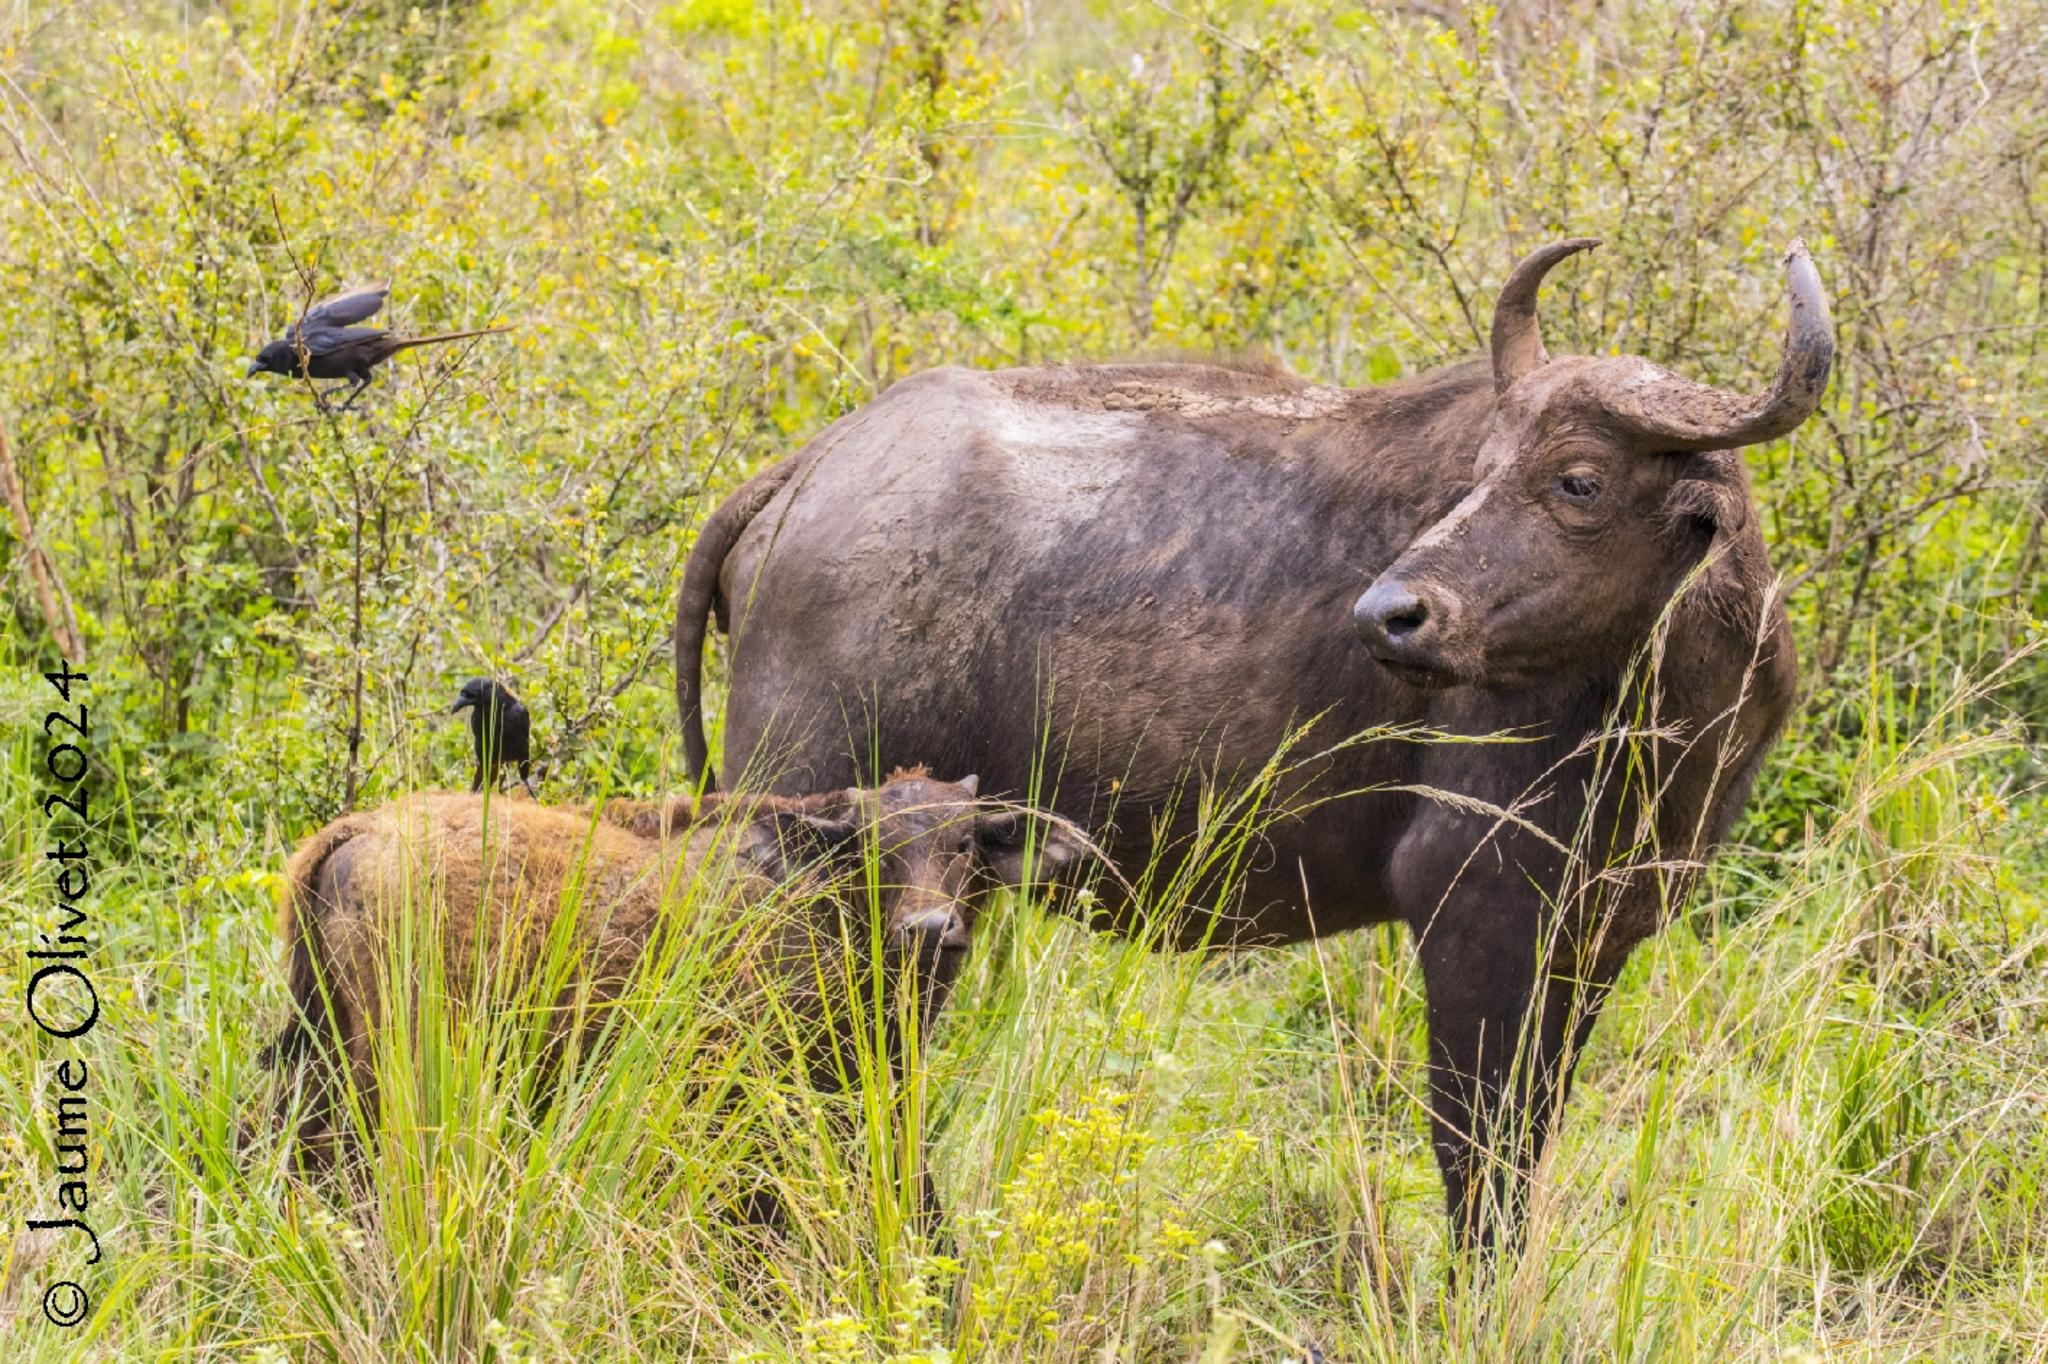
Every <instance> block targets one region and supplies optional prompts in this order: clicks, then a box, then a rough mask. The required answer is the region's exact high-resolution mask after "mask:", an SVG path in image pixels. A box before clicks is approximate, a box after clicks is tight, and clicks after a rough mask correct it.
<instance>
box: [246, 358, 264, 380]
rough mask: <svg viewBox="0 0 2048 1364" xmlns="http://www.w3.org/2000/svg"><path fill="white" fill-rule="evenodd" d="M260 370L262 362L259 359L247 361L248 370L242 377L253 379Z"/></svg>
mask: <svg viewBox="0 0 2048 1364" xmlns="http://www.w3.org/2000/svg"><path fill="white" fill-rule="evenodd" d="M262 372H263V362H262V361H261V360H251V361H250V362H249V372H248V373H247V374H244V375H243V376H242V377H243V378H244V379H253V378H255V377H256V376H257V375H259V374H261V373H262Z"/></svg>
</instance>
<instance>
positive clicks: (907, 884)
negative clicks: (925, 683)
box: [754, 768, 1086, 986]
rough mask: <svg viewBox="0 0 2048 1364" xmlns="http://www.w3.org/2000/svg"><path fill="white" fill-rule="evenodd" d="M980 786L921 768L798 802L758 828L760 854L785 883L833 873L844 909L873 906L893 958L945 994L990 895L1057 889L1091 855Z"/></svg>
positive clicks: (1055, 825) (1057, 827) (1051, 824)
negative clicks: (1033, 887)
mask: <svg viewBox="0 0 2048 1364" xmlns="http://www.w3.org/2000/svg"><path fill="white" fill-rule="evenodd" d="M978 786H979V782H978V780H977V779H976V778H975V777H972V776H969V777H963V778H961V779H960V780H959V781H957V782H949V781H939V780H937V779H936V778H934V777H932V776H931V775H930V774H928V773H927V772H925V771H924V770H923V769H921V768H919V769H916V770H912V771H908V772H904V771H899V772H895V773H892V774H891V776H890V778H889V780H888V781H886V782H884V783H883V784H882V785H881V786H878V787H873V788H862V787H852V788H849V789H847V790H844V791H835V792H832V793H830V794H829V795H825V796H813V797H808V798H804V799H800V800H797V801H794V802H790V803H789V804H788V805H787V806H785V807H783V808H778V809H772V810H771V811H769V813H768V816H767V818H766V820H764V821H763V822H761V823H760V824H759V825H758V826H757V827H759V828H760V829H761V832H762V836H761V838H760V839H759V841H758V842H757V844H756V846H755V849H754V855H755V856H756V858H757V860H761V861H763V862H765V863H766V864H768V865H769V866H771V867H772V868H773V869H774V870H776V871H777V872H778V873H781V874H791V873H796V872H800V871H809V872H811V873H813V874H815V873H816V872H817V871H819V870H822V871H824V872H825V873H826V874H827V875H828V876H829V877H830V878H831V879H832V880H833V881H834V882H835V884H836V885H837V887H838V888H839V890H840V892H841V898H842V899H843V900H844V901H845V902H846V903H848V904H850V905H852V906H854V907H856V908H858V907H859V906H862V905H872V906H873V907H874V909H875V911H876V913H877V914H878V916H879V919H880V923H879V929H880V937H881V942H882V945H883V949H884V951H885V952H887V953H888V954H890V955H892V956H895V957H897V958H899V959H902V960H904V961H906V962H909V963H913V964H915V965H916V966H917V967H918V969H919V971H920V974H923V975H925V976H927V977H928V978H932V979H935V980H936V981H937V982H938V983H939V984H940V985H941V986H944V985H946V984H949V983H950V982H951V980H952V978H953V976H954V975H955V974H956V973H957V972H958V970H959V966H960V962H961V961H962V960H963V959H964V958H965V955H966V951H967V947H968V944H969V941H970V939H971V935H972V933H973V929H974V919H975V915H976V913H977V911H978V910H979V908H980V904H981V901H982V900H984V899H985V898H987V895H988V893H989V892H990V891H992V890H994V889H996V888H998V887H1000V886H1005V885H1007V886H1022V885H1024V884H1027V880H1028V882H1029V883H1031V884H1038V883H1043V882H1047V881H1050V880H1051V879H1052V878H1053V877H1054V876H1055V875H1056V874H1057V873H1058V872H1059V870H1060V869H1061V868H1063V867H1065V866H1067V865H1069V864H1071V863H1072V862H1074V861H1075V860H1077V859H1078V858H1079V857H1081V856H1082V854H1083V852H1084V850H1085V848H1086V844H1085V843H1084V842H1083V840H1082V839H1081V838H1080V837H1079V836H1078V835H1076V834H1074V833H1073V832H1071V831H1070V830H1069V829H1067V828H1066V826H1064V825H1063V824H1061V823H1060V822H1058V821H1055V820H1051V819H1047V818H1044V817H1042V816H1038V815H1033V814H1029V813H1026V812H1020V811H1016V810H1012V809H1008V808H1001V807H997V806H995V805H993V804H992V803H990V802H986V801H983V800H981V799H980V797H979V794H978Z"/></svg>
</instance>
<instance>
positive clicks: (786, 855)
mask: <svg viewBox="0 0 2048 1364" xmlns="http://www.w3.org/2000/svg"><path fill="white" fill-rule="evenodd" d="M757 834H758V836H757V837H754V838H751V839H749V840H747V846H746V853H747V856H749V857H750V858H752V859H753V860H754V861H755V862H756V863H758V864H760V865H761V866H762V867H763V868H765V869H766V870H767V871H769V872H770V873H772V874H773V875H775V876H778V877H784V878H787V877H791V876H794V875H796V874H797V873H798V872H800V871H803V870H806V869H817V870H824V871H828V872H830V871H838V870H842V869H844V868H846V867H848V866H852V865H854V864H856V863H858V862H859V861H860V859H861V856H862V849H861V839H860V825H858V824H856V823H854V822H853V821H852V820H850V819H839V818H835V817H833V816H831V815H813V814H805V813H803V812H802V811H798V810H775V811H772V812H770V813H769V814H768V816H767V817H766V818H764V819H763V820H761V821H760V823H759V825H758V827H757Z"/></svg>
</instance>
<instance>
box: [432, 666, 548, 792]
mask: <svg viewBox="0 0 2048 1364" xmlns="http://www.w3.org/2000/svg"><path fill="white" fill-rule="evenodd" d="M465 710H467V711H468V712H469V732H470V734H471V736H472V737H474V738H475V740H476V776H475V778H474V779H472V780H471V782H470V784H469V789H470V790H472V791H481V790H483V789H484V782H485V780H486V779H488V780H489V781H490V783H491V785H492V787H493V788H495V787H496V786H497V783H498V769H499V768H500V767H501V766H503V765H504V764H506V763H517V764H519V784H520V785H522V786H524V787H525V788H526V789H527V791H529V792H531V791H532V790H533V778H532V777H531V775H529V773H528V770H527V769H528V766H529V764H530V761H531V756H532V755H531V753H530V750H529V747H528V745H529V742H530V740H531V738H532V721H531V719H530V718H529V717H528V715H527V713H526V707H525V706H523V705H521V704H520V703H519V698H518V697H516V696H514V695H513V694H512V693H511V692H510V691H509V690H507V689H506V688H505V687H503V686H501V685H499V684H498V683H496V682H493V681H492V680H491V679H490V678H488V677H472V678H470V679H469V681H467V682H465V683H463V684H462V692H461V694H460V695H458V696H457V697H456V698H455V705H454V707H453V708H452V709H451V711H450V712H449V713H450V714H459V713H460V712H462V711H465Z"/></svg>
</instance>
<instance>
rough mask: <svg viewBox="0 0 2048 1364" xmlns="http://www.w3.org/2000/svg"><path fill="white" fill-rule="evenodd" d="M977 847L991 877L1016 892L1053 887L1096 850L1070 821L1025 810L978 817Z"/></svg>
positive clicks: (1003, 811)
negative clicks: (1071, 825)
mask: <svg viewBox="0 0 2048 1364" xmlns="http://www.w3.org/2000/svg"><path fill="white" fill-rule="evenodd" d="M974 846H975V850H976V852H977V853H979V854H980V856H981V860H982V863H983V865H985V866H986V867H987V868H988V870H989V874H990V875H991V876H993V877H994V878H995V879H996V880H997V881H999V882H1001V883H1002V884H1003V885H1005V886H1009V887H1011V888H1012V889H1016V890H1022V889H1026V888H1030V887H1038V886H1049V885H1051V884H1052V883H1053V882H1054V881H1056V880H1057V879H1058V878H1059V875H1060V873H1061V872H1063V871H1065V870H1066V869H1067V868H1069V867H1071V866H1073V865H1074V864H1075V863H1076V862H1078V861H1080V860H1081V859H1082V858H1084V857H1086V856H1088V854H1090V853H1091V852H1093V851H1094V849H1093V848H1092V847H1091V846H1090V845H1089V843H1088V840H1087V839H1086V838H1084V837H1082V836H1081V835H1080V834H1079V833H1077V832H1075V831H1074V830H1073V829H1072V828H1070V827H1069V826H1068V825H1067V823H1066V821H1064V820H1059V819H1053V818H1051V817H1049V816H1046V815H1039V814H1033V813H1031V812H1029V811H1025V810H989V811H986V812H984V813H982V814H979V815H977V816H975V819H974Z"/></svg>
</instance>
